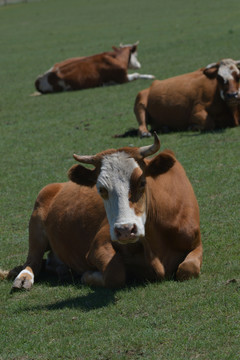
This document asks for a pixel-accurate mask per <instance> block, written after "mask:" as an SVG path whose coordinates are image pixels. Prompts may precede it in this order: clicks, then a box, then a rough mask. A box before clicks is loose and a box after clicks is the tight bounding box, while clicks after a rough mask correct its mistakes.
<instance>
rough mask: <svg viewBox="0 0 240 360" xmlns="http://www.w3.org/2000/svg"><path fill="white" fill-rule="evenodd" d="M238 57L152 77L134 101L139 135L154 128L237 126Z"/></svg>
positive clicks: (186, 128) (238, 104)
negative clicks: (157, 77) (192, 69)
mask: <svg viewBox="0 0 240 360" xmlns="http://www.w3.org/2000/svg"><path fill="white" fill-rule="evenodd" d="M239 67H240V60H238V61H235V60H232V59H223V60H221V61H219V62H217V63H212V64H209V65H208V66H206V67H204V68H201V69H199V70H196V71H194V72H191V73H188V74H184V75H179V76H175V77H172V78H169V79H165V80H155V81H153V83H152V84H151V86H150V87H149V88H148V89H144V90H142V91H140V92H139V93H138V95H137V97H136V100H135V104H134V112H135V115H136V118H137V121H138V124H139V128H138V133H139V135H140V137H147V136H151V133H150V132H149V131H148V128H147V125H148V124H149V125H150V126H151V128H152V129H153V130H155V131H169V130H188V129H190V130H213V129H217V128H225V127H234V126H238V125H239V120H240V119H239V110H240V90H239V78H240V72H239Z"/></svg>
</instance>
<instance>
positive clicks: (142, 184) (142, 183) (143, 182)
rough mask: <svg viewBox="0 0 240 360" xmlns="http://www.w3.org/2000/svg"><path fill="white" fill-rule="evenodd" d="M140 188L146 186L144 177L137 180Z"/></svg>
mask: <svg viewBox="0 0 240 360" xmlns="http://www.w3.org/2000/svg"><path fill="white" fill-rule="evenodd" d="M139 186H140V189H142V190H144V188H145V186H146V179H144V178H142V179H141V180H140V182H139Z"/></svg>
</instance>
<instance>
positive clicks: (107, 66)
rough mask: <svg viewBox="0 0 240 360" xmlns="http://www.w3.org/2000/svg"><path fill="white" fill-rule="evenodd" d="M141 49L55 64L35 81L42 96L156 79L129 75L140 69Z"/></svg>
mask: <svg viewBox="0 0 240 360" xmlns="http://www.w3.org/2000/svg"><path fill="white" fill-rule="evenodd" d="M137 45H138V42H137V43H135V44H133V45H120V47H118V48H117V47H115V46H113V51H109V52H104V53H101V54H97V55H93V56H86V57H77V58H72V59H67V60H64V61H62V62H60V63H57V64H55V65H54V66H53V67H52V68H51V69H50V70H48V71H47V72H46V73H45V74H43V75H40V76H39V77H38V78H37V80H36V81H35V86H36V89H37V90H38V91H39V92H40V93H42V94H47V93H54V92H60V91H68V90H81V89H89V88H94V87H97V86H103V85H113V84H123V83H126V82H129V81H132V80H136V79H154V76H153V75H141V74H139V73H133V74H128V73H127V70H128V69H140V67H141V64H140V63H139V61H138V59H137Z"/></svg>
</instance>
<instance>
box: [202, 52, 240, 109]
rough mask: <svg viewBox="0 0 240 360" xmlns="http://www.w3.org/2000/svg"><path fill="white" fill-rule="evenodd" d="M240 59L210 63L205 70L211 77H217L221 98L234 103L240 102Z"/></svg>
mask: <svg viewBox="0 0 240 360" xmlns="http://www.w3.org/2000/svg"><path fill="white" fill-rule="evenodd" d="M239 67H240V60H238V61H235V60H232V59H223V60H221V61H220V62H218V63H213V64H209V65H208V66H206V67H205V69H204V70H203V72H204V74H205V75H206V76H208V77H210V78H217V80H218V86H219V90H220V95H221V98H222V99H223V100H224V101H226V102H227V103H228V105H230V106H231V105H234V104H239V103H240V89H239V79H240V71H239Z"/></svg>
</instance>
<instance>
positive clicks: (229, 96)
mask: <svg viewBox="0 0 240 360" xmlns="http://www.w3.org/2000/svg"><path fill="white" fill-rule="evenodd" d="M236 97H238V92H237V91H235V92H232V93H227V98H228V99H232V98H236Z"/></svg>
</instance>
